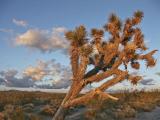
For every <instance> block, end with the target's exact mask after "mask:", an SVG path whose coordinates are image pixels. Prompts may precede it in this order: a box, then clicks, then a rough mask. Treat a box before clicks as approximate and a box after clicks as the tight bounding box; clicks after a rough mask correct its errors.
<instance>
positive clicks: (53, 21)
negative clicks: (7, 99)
mask: <svg viewBox="0 0 160 120" xmlns="http://www.w3.org/2000/svg"><path fill="white" fill-rule="evenodd" d="M159 6H160V1H159V0H141V1H138V0H132V1H131V0H119V1H117V0H14V1H13V0H1V1H0V15H1V17H0V56H1V59H0V70H5V69H17V70H19V71H22V70H23V69H25V68H26V67H27V66H29V65H33V66H34V65H35V64H36V62H37V60H45V61H49V60H51V59H55V60H56V62H59V63H61V64H63V65H66V66H68V65H69V59H68V58H67V57H66V56H65V55H63V54H61V52H60V51H57V50H56V51H54V50H53V51H52V52H41V51H38V50H30V49H28V48H26V47H24V46H17V45H15V38H16V36H18V35H21V34H24V33H26V32H27V31H28V30H30V29H34V30H35V29H38V30H44V31H50V32H51V31H52V30H53V28H54V29H56V28H59V27H61V28H66V29H73V28H74V27H75V26H78V25H80V24H83V25H85V26H86V27H87V29H88V30H89V29H90V28H95V27H98V28H100V27H102V26H103V25H104V24H105V23H106V22H107V17H108V15H109V14H110V13H116V14H117V15H118V16H119V17H120V18H121V19H122V20H125V18H127V17H131V16H132V15H133V12H134V11H136V10H142V11H143V12H144V19H143V21H142V23H141V25H140V27H141V29H142V31H143V33H144V35H145V39H146V41H147V44H148V46H149V48H150V49H159V45H160V42H159V39H160V29H159V28H160V23H159V21H160V14H159V11H160V8H159ZM20 21H21V22H22V21H24V22H25V23H24V25H22V24H23V23H22V24H20V23H18V22H20ZM159 55H160V54H159V52H158V53H156V55H155V57H156V58H157V63H158V64H157V66H156V67H155V68H152V69H150V70H146V69H145V68H144V67H142V70H141V71H140V72H141V73H144V74H146V75H147V76H148V77H149V78H154V79H156V82H157V83H160V82H158V80H159V81H160V79H159V77H158V76H157V75H155V73H156V72H158V71H160V64H159V58H160V57H159Z"/></svg>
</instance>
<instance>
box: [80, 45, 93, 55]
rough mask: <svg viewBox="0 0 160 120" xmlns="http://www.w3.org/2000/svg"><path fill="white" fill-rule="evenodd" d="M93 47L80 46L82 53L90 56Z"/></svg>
mask: <svg viewBox="0 0 160 120" xmlns="http://www.w3.org/2000/svg"><path fill="white" fill-rule="evenodd" d="M92 50H93V48H92V46H91V45H83V46H82V47H81V48H80V53H81V55H84V56H88V55H89V54H90V53H91V52H92Z"/></svg>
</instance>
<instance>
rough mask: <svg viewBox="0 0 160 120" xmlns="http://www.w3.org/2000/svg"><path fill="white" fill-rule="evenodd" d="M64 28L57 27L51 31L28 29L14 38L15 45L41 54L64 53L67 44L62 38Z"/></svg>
mask: <svg viewBox="0 0 160 120" xmlns="http://www.w3.org/2000/svg"><path fill="white" fill-rule="evenodd" d="M65 31H66V28H63V27H58V28H54V29H52V30H51V31H49V30H41V29H29V30H27V31H26V32H25V33H22V34H20V35H18V36H17V37H16V41H15V43H16V45H18V46H25V47H27V48H28V49H36V50H39V51H41V52H54V51H57V50H61V51H63V52H64V51H65V52H66V50H67V49H68V46H69V43H68V42H67V41H66V39H65V38H64V32H65Z"/></svg>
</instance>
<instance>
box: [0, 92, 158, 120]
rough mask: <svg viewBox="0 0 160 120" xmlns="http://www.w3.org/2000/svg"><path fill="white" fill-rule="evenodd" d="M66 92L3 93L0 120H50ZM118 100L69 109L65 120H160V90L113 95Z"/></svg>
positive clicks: (90, 103) (0, 100)
mask: <svg viewBox="0 0 160 120" xmlns="http://www.w3.org/2000/svg"><path fill="white" fill-rule="evenodd" d="M64 96H65V93H46V92H40V91H34V92H29V91H28V92H27V91H26V92H25V91H16V90H10V91H0V120H51V119H52V117H53V115H54V114H55V112H56V110H57V109H58V106H59V105H60V103H61V101H62V100H63V98H64ZM113 96H116V97H118V98H119V100H118V101H113V100H106V101H103V102H102V101H98V100H91V101H90V102H89V103H88V104H87V105H86V107H85V106H83V105H81V106H77V107H74V108H73V107H72V108H70V110H69V112H68V115H67V117H66V120H160V91H159V90H153V91H150V92H144V91H140V92H138V91H135V92H131V93H129V92H128V91H123V92H120V93H113Z"/></svg>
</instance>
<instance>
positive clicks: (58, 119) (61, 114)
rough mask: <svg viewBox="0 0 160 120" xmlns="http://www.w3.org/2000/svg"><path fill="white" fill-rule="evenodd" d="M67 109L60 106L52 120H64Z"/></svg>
mask: <svg viewBox="0 0 160 120" xmlns="http://www.w3.org/2000/svg"><path fill="white" fill-rule="evenodd" d="M67 111H68V108H64V107H63V106H62V105H61V106H60V107H59V108H58V110H57V112H56V114H55V115H54V117H53V119H52V120H64V119H65V117H66V115H67Z"/></svg>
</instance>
